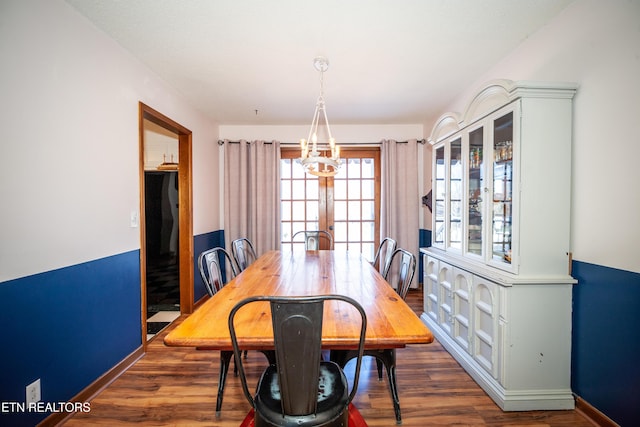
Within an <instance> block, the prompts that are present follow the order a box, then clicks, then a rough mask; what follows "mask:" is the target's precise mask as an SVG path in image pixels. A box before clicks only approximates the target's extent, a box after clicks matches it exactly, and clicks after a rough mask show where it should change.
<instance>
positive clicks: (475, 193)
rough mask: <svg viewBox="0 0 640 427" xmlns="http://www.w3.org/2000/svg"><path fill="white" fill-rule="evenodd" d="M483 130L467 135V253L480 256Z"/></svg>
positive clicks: (479, 129)
mask: <svg viewBox="0 0 640 427" xmlns="http://www.w3.org/2000/svg"><path fill="white" fill-rule="evenodd" d="M483 144H484V137H483V128H478V129H476V130H474V131H472V132H470V133H469V177H468V182H469V210H468V212H467V224H468V227H469V231H468V235H467V251H468V252H469V253H472V254H476V255H482V197H483V191H484V186H485V184H484V169H483V167H482V165H483V162H484V159H483V156H484V152H483V151H484V149H483Z"/></svg>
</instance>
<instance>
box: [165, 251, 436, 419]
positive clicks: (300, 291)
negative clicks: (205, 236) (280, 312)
mask: <svg viewBox="0 0 640 427" xmlns="http://www.w3.org/2000/svg"><path fill="white" fill-rule="evenodd" d="M328 294H338V295H345V296H348V297H351V298H353V299H355V300H356V301H357V302H359V303H360V305H361V306H362V307H363V308H364V310H365V312H366V315H367V330H366V337H365V349H397V348H403V347H405V346H407V345H409V344H428V343H431V342H432V341H433V340H434V337H433V334H432V333H431V331H430V330H429V329H428V328H427V326H426V325H425V324H424V323H423V322H422V321H421V320H420V318H419V317H418V316H417V315H416V314H415V312H414V311H413V310H412V309H411V308H410V307H409V306H408V305H407V304H406V302H405V301H404V300H403V299H402V298H401V297H400V296H399V295H398V294H397V293H396V291H395V290H394V289H393V288H392V287H391V286H390V285H389V283H388V282H387V281H386V280H385V279H384V278H383V277H382V275H381V274H380V273H379V272H378V271H377V270H376V269H375V268H374V267H373V266H372V265H371V263H370V262H369V261H368V260H367V259H366V258H365V257H364V256H363V255H362V254H361V253H359V252H354V251H339V250H318V251H306V250H291V251H279V250H272V251H268V252H266V253H264V254H263V255H261V256H260V257H259V258H258V259H257V260H255V261H254V262H253V263H252V264H251V265H249V267H247V268H246V269H245V270H244V271H242V272H241V273H240V274H238V275H237V276H236V277H235V278H233V279H232V280H230V281H229V282H228V283H227V284H226V285H225V286H224V287H223V288H222V289H220V290H219V291H218V292H217V293H215V294H214V295H213V296H212V297H211V298H209V299H208V300H207V301H205V302H204V303H203V304H201V305H200V306H199V307H198V308H197V309H196V310H195V311H194V312H193V313H192V314H190V315H189V316H188V317H186V318H185V319H184V320H183V321H182V322H181V323H180V324H178V325H177V326H176V327H175V328H174V329H173V330H171V331H170V332H169V333H168V334H167V335H166V336H165V338H164V343H165V344H166V345H167V346H178V347H193V348H195V349H198V350H220V352H221V361H222V364H223V367H222V370H224V373H223V372H222V370H221V376H220V382H219V384H218V404H217V407H216V414H218V415H219V413H220V405H221V404H222V392H223V387H224V380H225V377H226V370H227V369H228V365H229V362H230V358H231V355H232V353H233V347H232V343H231V336H230V333H229V326H228V318H229V313H230V312H231V310H232V309H233V307H234V306H235V305H236V304H237V303H238V302H240V301H241V300H243V299H245V298H247V297H250V296H255V295H272V296H310V295H328ZM326 304H327V307H326V308H325V310H324V315H323V325H322V347H323V349H326V350H350V349H355V348H357V346H358V343H359V332H360V316H359V314H358V313H357V311H356V310H355V309H352V310H349V309H347V308H346V307H341V306H339V304H341V303H340V302H337V301H329V302H326ZM342 304H343V305H344V303H342ZM236 323H240V324H242V325H243V327H242V334H241V336H238V340H239V341H240V342H241V343H242V348H243V349H248V350H259V351H262V352H264V353H265V354H267V355H268V354H269V352H270V351H272V350H273V349H274V348H275V346H274V343H273V332H272V326H271V315H270V309H269V306H268V303H264V304H263V303H255V304H251V305H249V306H247V308H246V309H245V310H242V312H240V313H238V316H237V317H236Z"/></svg>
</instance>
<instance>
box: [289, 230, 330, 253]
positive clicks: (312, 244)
mask: <svg viewBox="0 0 640 427" xmlns="http://www.w3.org/2000/svg"><path fill="white" fill-rule="evenodd" d="M298 236H304V249H305V250H307V251H317V250H318V249H320V239H327V241H328V242H329V249H333V236H332V235H331V233H329V232H328V231H326V230H303V231H298V232H297V233H295V234H294V235H293V236H292V237H291V242H295V240H296V238H298Z"/></svg>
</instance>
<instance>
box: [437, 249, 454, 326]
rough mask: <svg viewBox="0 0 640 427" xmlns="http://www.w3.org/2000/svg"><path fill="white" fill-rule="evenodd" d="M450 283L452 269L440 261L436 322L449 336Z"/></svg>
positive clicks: (450, 323)
mask: <svg viewBox="0 0 640 427" xmlns="http://www.w3.org/2000/svg"><path fill="white" fill-rule="evenodd" d="M452 281H453V267H451V266H450V265H449V264H445V263H444V262H442V261H440V269H439V272H438V285H439V289H438V303H439V304H438V308H439V309H438V322H439V323H440V327H441V328H442V329H443V330H444V331H445V332H447V334H449V335H451V325H452V323H453V319H452V306H453V295H452Z"/></svg>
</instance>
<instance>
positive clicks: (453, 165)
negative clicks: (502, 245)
mask: <svg viewBox="0 0 640 427" xmlns="http://www.w3.org/2000/svg"><path fill="white" fill-rule="evenodd" d="M463 175H464V173H463V163H462V139H461V138H457V139H455V140H453V141H451V143H450V145H449V210H448V212H449V218H448V222H449V248H450V249H453V250H456V251H459V250H461V249H462V204H463V200H462V197H463V183H462V178H463Z"/></svg>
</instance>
